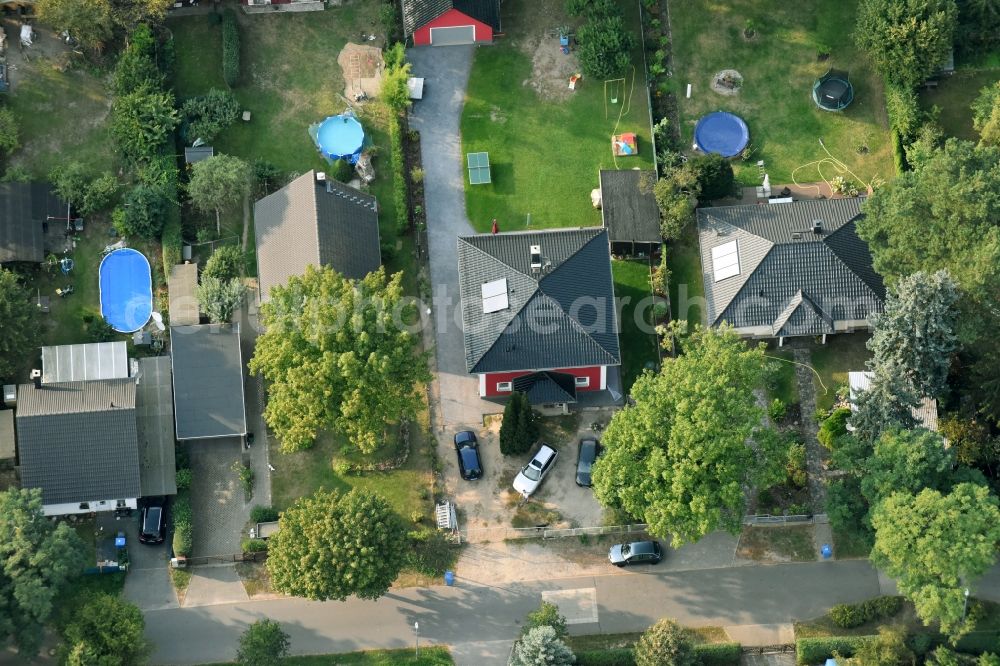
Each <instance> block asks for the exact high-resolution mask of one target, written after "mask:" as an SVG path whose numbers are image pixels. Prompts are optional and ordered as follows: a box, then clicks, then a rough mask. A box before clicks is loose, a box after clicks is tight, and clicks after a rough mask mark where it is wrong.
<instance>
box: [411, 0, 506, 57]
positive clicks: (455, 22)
mask: <svg viewBox="0 0 1000 666" xmlns="http://www.w3.org/2000/svg"><path fill="white" fill-rule="evenodd" d="M402 9H403V30H404V31H405V33H406V36H407V37H408V38H410V39H412V40H413V45H414V46H455V45H458V44H482V43H487V44H488V43H491V42H492V41H493V35H494V34H495V33H498V32H500V0H402Z"/></svg>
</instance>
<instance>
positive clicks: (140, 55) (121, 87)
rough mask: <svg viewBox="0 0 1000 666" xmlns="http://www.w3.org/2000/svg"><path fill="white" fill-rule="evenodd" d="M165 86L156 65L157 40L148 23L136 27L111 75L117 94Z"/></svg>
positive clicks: (113, 87)
mask: <svg viewBox="0 0 1000 666" xmlns="http://www.w3.org/2000/svg"><path fill="white" fill-rule="evenodd" d="M162 86H163V74H161V73H160V70H159V68H158V67H157V66H156V40H155V39H154V38H153V32H152V30H150V29H149V26H148V25H145V24H142V25H139V26H138V27H136V29H135V31H133V32H132V34H131V35H130V36H129V43H128V46H127V47H126V48H125V50H124V51H122V53H121V55H120V56H118V62H117V63H116V64H115V71H114V74H113V75H112V77H111V90H112V91H113V92H114V94H115V96H121V95H127V94H129V93H131V92H135V91H137V90H147V91H152V90H157V89H159V88H161V87H162Z"/></svg>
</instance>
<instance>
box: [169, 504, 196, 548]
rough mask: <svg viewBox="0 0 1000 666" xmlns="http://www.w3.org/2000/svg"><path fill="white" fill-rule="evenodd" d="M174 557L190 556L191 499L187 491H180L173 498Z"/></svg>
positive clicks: (192, 532)
mask: <svg viewBox="0 0 1000 666" xmlns="http://www.w3.org/2000/svg"><path fill="white" fill-rule="evenodd" d="M173 511H174V543H173V546H174V555H175V556H177V557H187V556H188V555H190V554H191V547H192V544H193V536H194V526H193V524H192V520H193V514H192V513H191V498H190V497H189V496H188V491H186V490H180V491H179V492H178V493H177V497H175V498H174V509H173Z"/></svg>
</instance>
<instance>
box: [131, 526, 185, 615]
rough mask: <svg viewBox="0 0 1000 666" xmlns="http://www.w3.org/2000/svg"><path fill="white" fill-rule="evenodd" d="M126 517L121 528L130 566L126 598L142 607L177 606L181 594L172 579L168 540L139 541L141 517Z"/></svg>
mask: <svg viewBox="0 0 1000 666" xmlns="http://www.w3.org/2000/svg"><path fill="white" fill-rule="evenodd" d="M140 515H141V514H140V512H139V511H136V512H135V515H133V516H131V517H129V518H122V519H121V520H120V521H119V524H118V529H120V530H122V531H124V532H125V543H127V544H128V557H129V569H128V573H127V574H126V575H125V590H124V592H123V594H124V596H125V598H126V599H128V600H129V601H131V602H132V603H134V604H135V605H136V606H138V607H139V608H140V610H144V611H151V610H162V609H165V608H177V596H176V595H175V594H174V586H173V584H172V583H171V582H170V572H169V571H168V570H167V567H168V566H170V564H169V559H170V550H169V548H168V546H167V544H166V543H161V544H156V545H153V544H145V543H139V516H140ZM167 538H168V539H169V538H170V533H169V532H168V533H167Z"/></svg>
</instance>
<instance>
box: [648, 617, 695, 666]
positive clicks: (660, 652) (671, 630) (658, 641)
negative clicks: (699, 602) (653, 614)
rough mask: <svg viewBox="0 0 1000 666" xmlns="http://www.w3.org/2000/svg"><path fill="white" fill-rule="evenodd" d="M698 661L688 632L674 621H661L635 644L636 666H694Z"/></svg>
mask: <svg viewBox="0 0 1000 666" xmlns="http://www.w3.org/2000/svg"><path fill="white" fill-rule="evenodd" d="M697 661H698V660H697V657H695V654H694V646H693V645H692V643H691V639H690V638H689V637H688V634H687V631H686V630H685V629H684V628H683V627H681V626H680V625H679V624H677V623H676V622H674V621H673V620H667V619H663V620H660V621H659V622H657V623H656V624H654V625H653V626H651V627H650V628H649V629H647V630H646V631H645V632H644V633H643V634H642V637H641V638H640V639H639V642H638V643H636V644H635V663H636V666H662V665H663V664H671V665H672V666H694V664H696V663H697Z"/></svg>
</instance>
